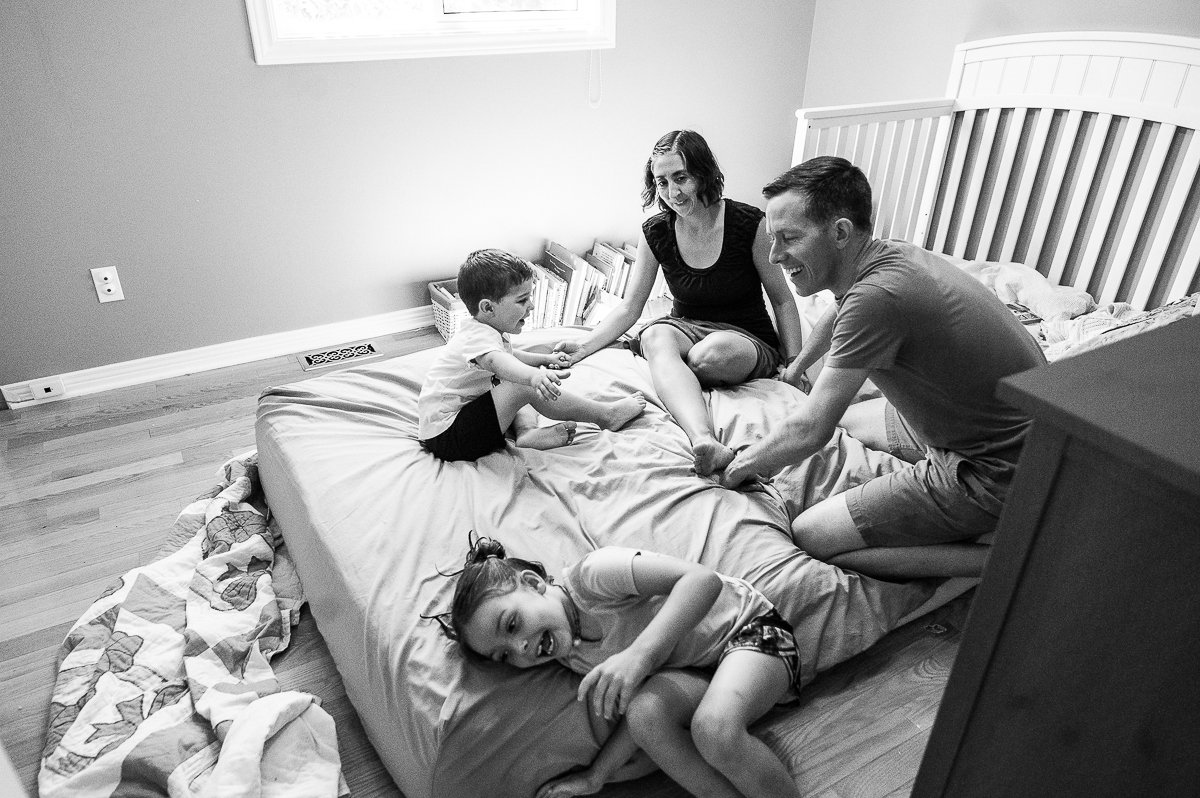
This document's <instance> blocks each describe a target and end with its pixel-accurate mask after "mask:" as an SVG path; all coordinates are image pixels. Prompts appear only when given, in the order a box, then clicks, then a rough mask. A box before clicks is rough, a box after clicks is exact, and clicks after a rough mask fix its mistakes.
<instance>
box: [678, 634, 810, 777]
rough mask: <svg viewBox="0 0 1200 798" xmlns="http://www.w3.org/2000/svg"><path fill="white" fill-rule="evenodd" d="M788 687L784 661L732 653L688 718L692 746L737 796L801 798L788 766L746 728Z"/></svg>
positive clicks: (744, 652) (750, 652)
mask: <svg viewBox="0 0 1200 798" xmlns="http://www.w3.org/2000/svg"><path fill="white" fill-rule="evenodd" d="M787 689H788V672H787V667H786V666H785V665H784V663H783V660H780V659H778V658H777V657H773V656H770V655H768V654H764V653H762V652H761V651H754V650H752V649H741V650H738V651H731V652H729V653H728V654H727V655H726V656H725V659H723V660H722V661H721V664H720V665H719V666H718V667H717V672H716V673H715V674H713V678H712V684H711V685H709V688H708V691H707V692H706V693H705V694H704V698H703V699H702V700H701V702H700V706H699V707H697V709H696V713H695V715H693V716H692V727H691V734H692V739H693V741H694V742H695V744H696V749H697V750H698V751H699V752H700V755H701V756H702V757H704V760H705V761H706V762H708V764H709V765H711V766H712V767H713V768H714V769H716V770H717V771H719V772H720V773H721V774H722V775H724V777H725V778H727V779H728V780H729V781H730V783H732V784H733V785H734V786H735V787H736V788H737V789H738V790H739V791H740V794H741V795H754V796H762V798H799V796H800V791H799V790H798V789H797V788H796V782H795V780H794V779H793V778H792V775H791V773H789V772H788V769H787V766H786V765H784V764H783V761H782V760H780V758H779V757H778V756H776V754H775V752H774V751H772V750H771V749H770V747H768V746H767V744H766V743H764V742H763V741H762V740H760V739H758V738H757V737H755V736H754V735H753V734H751V733H750V731H749V727H750V724H751V723H753V722H754V721H756V720H758V719H759V718H761V717H762V716H763V715H764V714H766V712H767V710H769V709H770V708H771V707H773V706H774V705H775V703H776V702H777V701H779V699H781V698H783V696H784V695H785V694H786V693H787Z"/></svg>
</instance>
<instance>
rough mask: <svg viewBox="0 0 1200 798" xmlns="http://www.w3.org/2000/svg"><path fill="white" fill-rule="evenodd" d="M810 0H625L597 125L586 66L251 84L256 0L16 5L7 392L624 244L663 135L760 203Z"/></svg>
mask: <svg viewBox="0 0 1200 798" xmlns="http://www.w3.org/2000/svg"><path fill="white" fill-rule="evenodd" d="M815 3H816V0H801V1H800V2H795V1H794V0H754V1H753V2H738V3H729V2H726V0H620V2H618V4H617V48H616V49H615V50H606V51H604V52H603V55H602V91H603V94H602V100H601V103H600V106H599V107H598V108H592V107H590V106H589V104H588V70H587V63H588V58H587V55H586V54H585V53H582V52H576V53H547V54H530V55H514V56H491V57H458V58H435V59H425V60H402V61H380V62H366V63H349V64H324V65H315V64H306V65H294V66H269V67H260V66H257V65H255V64H254V61H253V55H252V50H251V45H250V36H249V31H248V28H247V23H246V11H245V6H244V4H243V3H242V2H241V0H205V1H204V2H187V3H184V2H169V3H167V2H160V1H159V0H141V1H140V2H139V1H138V0H4V2H3V3H2V4H0V186H3V190H2V191H0V219H2V220H3V222H2V224H3V227H2V229H0V338H2V339H3V343H2V345H0V384H9V383H13V382H19V381H23V380H26V379H32V378H37V377H43V376H49V375H54V374H60V373H65V372H69V371H75V370H79V369H84V368H90V367H94V366H101V365H107V364H110V363H116V362H121V361H125V360H132V359H136V358H140V357H146V356H150V355H156V354H163V353H168V352H176V351H180V350H186V349H190V348H194V347H199V346H205V345H209V344H216V343H223V342H228V341H233V340H238V339H242V338H249V337H253V336H257V335H264V334H268V333H275V332H282V331H287V330H294V329H302V328H306V327H310V326H315V325H319V324H326V323H332V322H337V321H343V320H347V319H354V318H359V317H363V316H370V315H374V314H378V313H386V312H390V311H395V310H402V309H405V308H410V307H416V306H419V305H425V304H428V302H429V299H428V294H427V291H426V288H425V282H427V281H429V280H433V279H440V278H443V277H446V276H449V275H451V274H453V273H454V271H455V269H456V268H457V264H458V263H459V262H460V261H461V260H462V257H463V256H464V255H465V254H466V253H467V252H468V251H470V250H472V249H475V248H478V247H481V246H498V247H504V248H508V249H510V250H513V251H515V252H518V253H520V254H523V255H525V256H527V257H535V256H537V255H538V254H539V253H540V251H541V248H542V244H543V241H544V239H546V238H554V239H557V240H560V241H562V243H564V244H565V245H567V246H568V247H571V248H574V249H577V250H582V249H583V248H585V247H587V246H590V244H591V242H592V239H593V237H601V238H614V239H629V238H632V237H634V236H635V235H636V232H637V227H638V223H639V221H640V219H641V210H640V208H639V204H640V203H639V198H638V193H639V191H640V188H641V186H640V179H641V178H640V169H641V165H642V163H643V162H644V160H645V157H646V154H647V152H648V150H649V148H650V146H651V145H652V144H653V142H654V141H655V139H657V137H658V136H659V135H661V134H662V133H664V132H666V131H668V130H671V129H673V128H679V127H691V128H695V129H697V130H700V131H701V132H702V133H703V134H704V135H705V136H707V137H708V138H709V141H710V143H711V144H712V145H713V148H714V150H715V151H716V153H717V156H718V158H719V159H720V160H721V162H722V166H723V167H724V169H725V171H726V174H727V176H728V182H727V193H728V194H729V195H730V196H733V197H737V198H740V199H743V200H746V201H749V202H759V201H760V195H759V188H760V187H761V186H762V184H763V183H764V182H766V180H768V179H770V178H771V177H773V176H774V175H775V174H776V173H777V172H779V171H780V170H782V169H783V168H786V167H787V166H788V160H789V158H790V154H791V142H792V137H793V135H794V128H795V120H794V116H793V113H794V110H795V109H796V108H797V107H799V106H800V104H801V92H802V90H803V86H804V70H805V64H806V63H807V61H808V43H809V32H810V29H811V25H812V17H813V13H814V8H815ZM102 265H111V266H116V267H118V269H119V272H120V276H121V281H122V284H123V287H124V290H125V296H126V300H125V301H123V302H113V303H107V304H100V303H99V302H97V301H96V297H95V293H94V291H93V289H92V285H91V281H90V277H89V274H88V269H90V268H92V267H94V266H102Z"/></svg>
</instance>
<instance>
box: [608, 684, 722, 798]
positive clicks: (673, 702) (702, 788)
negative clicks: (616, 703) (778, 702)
mask: <svg viewBox="0 0 1200 798" xmlns="http://www.w3.org/2000/svg"><path fill="white" fill-rule="evenodd" d="M707 690H708V679H706V678H705V677H703V676H701V675H700V674H698V673H695V672H693V671H678V670H664V671H659V672H658V673H656V674H654V675H653V676H651V677H650V678H649V679H647V680H646V682H645V683H644V684H643V685H642V687H641V689H639V690H638V693H637V695H635V696H634V697H633V700H632V701H631V702H630V704H629V709H628V711H627V712H626V714H625V720H626V723H627V724H628V727H629V733H630V734H631V735H632V736H633V739H634V742H636V743H637V744H638V747H639V748H641V749H642V750H643V751H645V752H646V754H647V755H648V756H649V757H650V759H652V760H653V761H654V763H655V764H656V765H658V766H659V768H661V769H662V771H663V772H664V773H666V774H667V775H668V776H670V777H671V778H672V779H674V780H675V781H676V782H677V783H678V784H679V786H681V787H683V788H684V789H685V790H687V791H688V792H689V793H691V794H692V795H711V796H715V797H716V798H744V796H743V795H742V793H740V792H738V790H737V788H736V787H734V786H733V785H732V784H731V783H730V782H729V780H728V779H726V778H725V777H724V776H722V775H721V774H720V772H718V771H717V770H716V769H715V768H713V766H712V765H710V764H709V763H708V762H706V761H705V759H704V757H702V756H701V755H700V752H699V751H698V750H697V749H696V744H695V742H693V740H692V733H691V731H690V730H689V728H688V727H689V725H690V724H691V721H692V715H693V714H695V711H696V707H698V706H700V702H701V701H702V700H703V698H704V693H705V691H707Z"/></svg>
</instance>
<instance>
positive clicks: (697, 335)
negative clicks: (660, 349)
mask: <svg viewBox="0 0 1200 798" xmlns="http://www.w3.org/2000/svg"><path fill="white" fill-rule="evenodd" d="M655 324H666V325H669V326H671V327H674V328H675V329H676V330H679V331H680V332H681V333H683V334H684V335H685V336H687V339H688V341H690V342H691V344H692V346H695V345H696V344H698V343H700V342H701V341H702V340H704V339H705V338H706V337H708V336H709V335H711V334H713V333H715V332H733V333H737V334H738V335H740V336H742V337H743V338H745V339H746V340H747V341H749V342H750V343H752V344H754V351H755V354H756V356H757V360H756V361H755V363H754V370H753V371H751V372H750V376H748V377H746V379H745V381H746V382H749V381H750V380H757V379H761V378H763V377H774V376H775V372H777V371H778V370H779V367H780V366H781V365H783V355H781V354H779V350H778V349H776V348H774V347H772V346H768V345H767V342H766V341H764V340H763V339H761V338H759V337H758V336H757V335H753V334H751V333H748V332H746V331H745V330H743V329H742V328H741V327H738V326H737V325H736V324H724V323H722V322H718V321H698V320H696V319H684V318H679V317H677V316H663V317H662V318H659V319H655V320H654V321H652V322H650V323H649V324H647V325H646V326H645V327H643V328H642V329H641V332H639V333H638V337H637V338H634V339H633V340H632V341H630V342H629V348H630V350H631V351H632V352H633V353H634V354H635V355H640V356H642V357H644V355H642V346H641V344H642V342H641V335H643V334H644V333H645V332H646V330H648V329H650V328H651V327H653V326H654V325H655Z"/></svg>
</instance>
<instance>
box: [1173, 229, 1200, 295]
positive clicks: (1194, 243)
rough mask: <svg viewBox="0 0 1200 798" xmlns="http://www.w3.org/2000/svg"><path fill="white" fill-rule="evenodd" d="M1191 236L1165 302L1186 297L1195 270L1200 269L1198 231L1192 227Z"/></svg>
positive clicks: (1194, 276) (1199, 234)
mask: <svg viewBox="0 0 1200 798" xmlns="http://www.w3.org/2000/svg"><path fill="white" fill-rule="evenodd" d="M1191 236H1192V239H1191V241H1190V242H1189V243H1188V245H1187V249H1185V250H1184V252H1183V257H1182V258H1180V260H1179V272H1178V273H1176V275H1175V280H1174V281H1173V282H1172V283H1171V290H1170V291H1168V292H1167V296H1166V299H1167V301H1170V300H1173V299H1180V298H1182V297H1184V296H1186V295H1187V292H1188V291H1189V290H1190V288H1191V285H1192V282H1193V281H1194V280H1195V279H1196V269H1197V267H1200V230H1197V229H1196V228H1194V227H1193V228H1192V232H1191Z"/></svg>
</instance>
